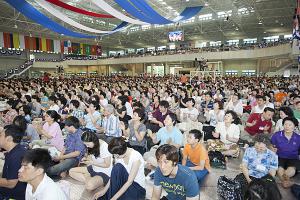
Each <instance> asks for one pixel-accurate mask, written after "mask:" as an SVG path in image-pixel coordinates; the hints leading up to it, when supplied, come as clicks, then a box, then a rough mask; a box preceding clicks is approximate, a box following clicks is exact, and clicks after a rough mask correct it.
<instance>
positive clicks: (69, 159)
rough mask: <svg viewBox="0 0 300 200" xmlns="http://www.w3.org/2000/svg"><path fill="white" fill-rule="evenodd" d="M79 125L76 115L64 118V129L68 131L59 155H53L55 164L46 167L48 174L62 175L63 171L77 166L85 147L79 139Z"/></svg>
mask: <svg viewBox="0 0 300 200" xmlns="http://www.w3.org/2000/svg"><path fill="white" fill-rule="evenodd" d="M79 127H80V122H79V120H78V119H77V118H76V117H73V116H70V117H68V118H67V119H66V120H65V129H66V130H67V131H68V135H67V138H66V141H65V146H64V149H63V150H62V151H61V153H60V155H57V156H55V157H53V160H54V161H55V162H56V164H55V165H53V166H52V167H50V168H49V169H48V171H47V174H48V175H49V176H53V177H55V176H59V175H60V176H61V177H64V176H65V175H66V174H65V173H66V172H67V171H68V170H69V169H71V168H72V167H75V166H77V165H78V164H79V162H80V160H81V159H82V157H83V156H84V154H85V151H86V149H85V146H84V144H83V142H82V140H81V134H82V130H81V129H79Z"/></svg>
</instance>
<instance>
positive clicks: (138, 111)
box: [133, 108, 145, 121]
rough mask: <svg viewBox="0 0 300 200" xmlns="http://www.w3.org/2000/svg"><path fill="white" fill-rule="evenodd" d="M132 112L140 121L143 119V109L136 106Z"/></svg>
mask: <svg viewBox="0 0 300 200" xmlns="http://www.w3.org/2000/svg"><path fill="white" fill-rule="evenodd" d="M133 112H134V113H137V114H138V116H139V117H140V118H141V120H140V121H143V120H144V119H145V111H144V109H141V108H137V109H135V110H134V111H133Z"/></svg>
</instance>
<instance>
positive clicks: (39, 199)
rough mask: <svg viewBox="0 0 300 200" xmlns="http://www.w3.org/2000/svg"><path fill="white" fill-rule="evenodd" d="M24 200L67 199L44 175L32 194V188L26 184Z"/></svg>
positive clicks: (57, 186)
mask: <svg viewBox="0 0 300 200" xmlns="http://www.w3.org/2000/svg"><path fill="white" fill-rule="evenodd" d="M25 199H26V200H35V199H36V200H54V199H55V200H68V199H69V198H68V197H67V196H66V194H65V193H64V192H63V190H62V189H61V188H60V187H59V185H57V184H56V183H55V182H54V181H53V180H52V179H51V178H49V177H48V176H47V174H45V175H44V178H43V180H42V181H41V182H40V184H39V185H38V187H37V189H36V191H35V192H32V186H31V185H30V184H27V187H26V194H25Z"/></svg>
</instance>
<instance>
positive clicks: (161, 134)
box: [156, 126, 183, 146]
mask: <svg viewBox="0 0 300 200" xmlns="http://www.w3.org/2000/svg"><path fill="white" fill-rule="evenodd" d="M169 138H171V140H172V142H173V143H175V144H178V145H180V146H183V135H182V133H181V131H180V130H179V129H178V128H177V127H175V126H174V127H173V129H172V131H171V132H168V130H167V128H166V127H162V128H160V129H159V131H158V132H157V133H156V139H157V141H160V145H163V144H167V141H168V139H169Z"/></svg>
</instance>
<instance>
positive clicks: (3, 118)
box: [0, 100, 18, 127]
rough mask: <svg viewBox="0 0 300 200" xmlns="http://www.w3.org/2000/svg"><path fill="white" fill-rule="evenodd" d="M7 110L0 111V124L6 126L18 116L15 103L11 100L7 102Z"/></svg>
mask: <svg viewBox="0 0 300 200" xmlns="http://www.w3.org/2000/svg"><path fill="white" fill-rule="evenodd" d="M6 109H7V112H6V113H5V114H3V113H0V122H1V126H3V127H4V126H6V125H10V124H12V122H13V120H14V118H15V117H16V116H18V112H17V111H16V107H15V104H14V102H13V101H12V100H10V101H8V102H7V107H6Z"/></svg>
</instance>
